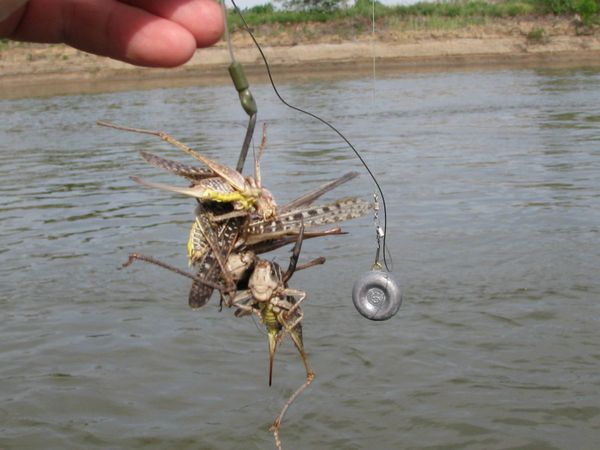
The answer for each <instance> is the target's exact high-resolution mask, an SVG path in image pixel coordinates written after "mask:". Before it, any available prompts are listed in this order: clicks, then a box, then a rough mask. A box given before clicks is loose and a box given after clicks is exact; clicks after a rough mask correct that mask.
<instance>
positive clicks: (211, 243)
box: [188, 203, 246, 309]
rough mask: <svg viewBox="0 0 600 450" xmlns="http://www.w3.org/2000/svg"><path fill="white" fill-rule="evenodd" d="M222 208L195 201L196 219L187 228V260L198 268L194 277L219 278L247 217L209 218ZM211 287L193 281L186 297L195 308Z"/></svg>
mask: <svg viewBox="0 0 600 450" xmlns="http://www.w3.org/2000/svg"><path fill="white" fill-rule="evenodd" d="M225 212H226V211H224V207H223V205H214V204H210V205H204V204H202V203H200V204H198V207H197V208H196V221H195V223H194V226H193V227H192V230H191V232H190V239H189V243H188V254H190V262H191V263H192V265H193V267H195V268H196V269H197V274H196V275H197V277H198V278H200V279H201V280H203V281H207V282H209V283H211V284H216V283H219V281H220V280H221V278H222V274H223V267H224V265H225V262H226V261H227V257H228V256H229V254H230V253H231V251H232V249H233V246H234V244H235V242H236V240H237V237H238V235H239V233H240V230H241V229H242V228H243V222H244V221H245V220H246V218H245V217H234V218H231V219H227V220H223V221H220V222H216V221H213V220H212V217H214V215H215V214H217V215H218V214H221V213H225ZM190 250H191V252H190ZM194 252H195V253H194ZM213 291H214V289H213V288H212V287H211V286H208V285H206V284H204V283H200V282H196V281H194V282H193V283H192V287H191V289H190V293H189V297H188V302H189V305H190V307H191V308H194V309H196V308H200V307H202V306H204V305H205V304H206V303H207V302H208V300H209V299H210V297H211V295H212V293H213Z"/></svg>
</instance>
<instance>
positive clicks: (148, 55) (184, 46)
mask: <svg viewBox="0 0 600 450" xmlns="http://www.w3.org/2000/svg"><path fill="white" fill-rule="evenodd" d="M195 51H196V40H195V38H194V36H193V35H192V34H191V33H189V32H188V31H187V30H185V29H183V28H182V27H180V26H178V25H177V24H174V23H172V22H167V21H162V20H160V21H156V22H153V23H149V24H147V25H146V26H145V27H144V28H143V29H142V30H139V31H138V33H135V34H133V35H132V36H131V38H130V40H129V42H128V44H127V50H126V52H125V55H124V56H125V60H126V61H127V62H130V63H132V64H136V65H141V66H147V67H166V68H168V67H176V66H180V65H182V64H184V63H186V62H187V61H189V60H190V58H191V57H192V56H193V55H194V52H195Z"/></svg>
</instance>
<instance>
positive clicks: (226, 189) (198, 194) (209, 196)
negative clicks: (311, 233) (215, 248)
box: [97, 121, 277, 219]
mask: <svg viewBox="0 0 600 450" xmlns="http://www.w3.org/2000/svg"><path fill="white" fill-rule="evenodd" d="M97 123H98V125H101V126H105V127H110V128H116V129H118V130H124V131H132V132H137V133H144V134H150V135H154V136H158V137H160V138H161V139H162V140H164V141H166V142H168V143H170V144H172V145H174V146H175V147H177V148H178V149H180V150H182V151H183V152H185V153H187V154H188V155H190V156H192V157H194V158H196V159H197V160H198V161H200V162H201V163H203V164H204V165H206V166H207V167H208V169H209V170H205V171H200V172H201V173H204V174H206V176H200V177H198V173H199V172H198V169H195V168H194V170H193V173H194V178H193V184H192V186H190V187H178V186H171V185H168V184H163V183H153V182H150V181H146V180H143V179H141V178H138V177H131V179H132V180H133V181H135V182H136V183H139V184H142V185H144V186H148V187H153V188H158V189H163V190H166V191H171V192H177V193H180V194H184V195H188V196H190V197H194V198H197V199H198V200H200V201H210V202H218V203H230V204H232V205H233V207H234V209H235V210H237V211H243V212H246V213H247V212H256V213H258V214H260V215H261V216H262V217H263V218H264V219H268V218H273V217H275V216H276V214H277V204H276V203H275V200H274V198H273V195H272V194H271V192H269V191H268V190H267V189H266V188H264V187H262V183H261V175H260V159H261V157H262V154H263V152H264V150H265V146H266V127H265V128H263V137H262V141H261V144H260V147H259V152H258V156H257V157H256V158H255V160H254V164H255V167H254V172H255V176H254V177H251V176H248V177H244V176H243V175H242V174H241V173H239V172H238V171H236V170H235V169H232V168H231V167H229V166H226V165H225V164H222V163H220V162H218V161H214V160H212V159H210V158H207V157H206V156H203V155H201V154H200V153H198V152H196V151H195V150H193V149H192V148H190V147H188V146H187V145H185V144H184V143H182V142H180V141H178V140H177V139H175V138H174V137H172V136H171V135H169V134H167V133H164V132H162V131H155V130H146V129H143V128H131V127H125V126H121V125H115V124H112V123H108V122H102V121H99V122H97ZM146 154H147V153H146ZM151 156H152V157H154V158H157V157H156V156H155V155H151ZM142 157H144V154H142ZM151 159H152V158H151ZM180 169H183V167H181V166H180ZM179 174H180V175H183V176H185V177H186V178H190V177H188V176H187V175H184V174H183V172H181V173H179ZM242 214H243V213H242ZM242 214H240V215H242Z"/></svg>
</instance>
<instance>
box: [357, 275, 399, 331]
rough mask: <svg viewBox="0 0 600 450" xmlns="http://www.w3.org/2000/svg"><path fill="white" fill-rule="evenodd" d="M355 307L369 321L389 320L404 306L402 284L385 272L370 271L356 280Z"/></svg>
mask: <svg viewBox="0 0 600 450" xmlns="http://www.w3.org/2000/svg"><path fill="white" fill-rule="evenodd" d="M352 301H353V302H354V306H355V307H356V309H357V310H358V312H359V313H361V314H362V315H363V316H365V317H366V318H367V319H371V320H387V319H389V318H390V317H392V316H393V315H394V314H396V313H397V312H398V309H399V308H400V305H401V304H402V292H401V291H400V283H398V281H397V280H396V278H395V277H394V275H393V274H392V273H390V272H386V271H383V270H370V271H368V272H365V273H364V274H362V275H361V276H360V278H358V280H356V282H355V283H354V287H353V288H352Z"/></svg>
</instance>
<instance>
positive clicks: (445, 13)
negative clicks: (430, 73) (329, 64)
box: [229, 0, 596, 29]
mask: <svg viewBox="0 0 600 450" xmlns="http://www.w3.org/2000/svg"><path fill="white" fill-rule="evenodd" d="M560 1H562V2H573V4H575V3H576V2H584V3H582V4H584V5H585V6H586V7H587V8H588V10H590V11H592V10H593V8H592V7H590V5H589V2H590V1H591V2H595V1H596V0H504V1H501V2H497V3H488V2H486V1H484V0H448V1H439V2H434V3H432V2H422V3H416V4H414V5H408V6H386V5H383V4H381V3H378V2H377V3H376V4H375V16H376V17H378V18H383V17H385V20H386V21H390V22H392V23H398V22H399V21H400V20H407V21H411V20H412V21H414V20H415V18H422V17H426V18H436V20H433V19H432V20H429V21H425V22H428V23H431V24H443V22H444V21H450V23H454V24H460V23H473V22H478V21H479V22H481V20H482V19H483V18H496V17H498V18H502V17H517V16H525V15H531V14H548V13H552V12H553V9H552V7H551V5H550V3H551V2H560ZM585 2H587V3H585ZM594 4H595V3H594ZM372 7H373V6H372V4H371V1H370V0H358V1H357V2H356V4H355V5H354V6H352V7H349V8H340V9H336V10H333V11H321V10H313V11H287V10H279V9H275V8H273V6H272V5H270V4H265V5H260V6H255V7H253V8H248V9H245V10H244V11H243V14H244V17H245V18H246V21H247V22H248V23H249V24H250V26H258V25H263V24H285V25H290V24H298V23H307V22H329V21H336V20H341V19H346V20H348V19H352V20H370V19H371V14H372ZM569 12H572V8H571V9H569ZM229 23H230V26H231V27H232V28H233V29H235V28H240V27H241V24H242V22H241V19H240V18H239V16H238V15H237V14H236V13H235V12H234V11H230V12H229Z"/></svg>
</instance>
